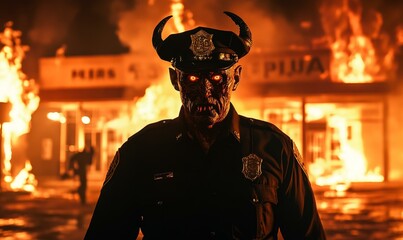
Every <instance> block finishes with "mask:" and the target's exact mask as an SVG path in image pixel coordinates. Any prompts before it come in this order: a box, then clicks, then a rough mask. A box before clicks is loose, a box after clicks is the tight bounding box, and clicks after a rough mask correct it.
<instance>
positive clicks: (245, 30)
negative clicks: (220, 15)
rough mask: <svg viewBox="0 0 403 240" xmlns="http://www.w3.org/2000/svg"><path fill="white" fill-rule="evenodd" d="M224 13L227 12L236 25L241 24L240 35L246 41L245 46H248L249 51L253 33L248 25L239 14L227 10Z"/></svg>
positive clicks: (247, 50)
mask: <svg viewBox="0 0 403 240" xmlns="http://www.w3.org/2000/svg"><path fill="white" fill-rule="evenodd" d="M224 13H225V14H227V15H228V16H229V17H230V18H231V19H232V21H234V22H235V24H236V25H238V26H239V37H240V38H241V39H242V40H243V41H244V43H245V46H246V47H247V49H246V52H249V50H250V48H251V47H252V33H251V31H250V29H249V27H248V25H246V23H245V22H244V21H243V20H242V18H240V17H239V16H238V15H236V14H234V13H232V12H227V11H225V12H224Z"/></svg>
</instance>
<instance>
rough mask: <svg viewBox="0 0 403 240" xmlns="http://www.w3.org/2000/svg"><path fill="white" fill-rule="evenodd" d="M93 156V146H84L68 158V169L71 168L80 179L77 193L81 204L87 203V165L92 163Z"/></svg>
mask: <svg viewBox="0 0 403 240" xmlns="http://www.w3.org/2000/svg"><path fill="white" fill-rule="evenodd" d="M93 156H94V148H93V147H92V146H85V148H84V150H83V151H81V152H78V153H76V154H74V155H73V156H72V157H71V159H70V165H69V169H70V170H73V173H74V175H78V177H79V179H80V186H78V189H77V193H78V195H79V197H80V202H81V204H86V203H87V198H86V192H87V166H90V165H91V164H92V158H93Z"/></svg>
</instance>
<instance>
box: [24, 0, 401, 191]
mask: <svg viewBox="0 0 403 240" xmlns="http://www.w3.org/2000/svg"><path fill="white" fill-rule="evenodd" d="M152 2H153V1H149V2H148V4H152ZM325 2H326V1H325ZM172 3H173V4H172V6H175V7H173V8H172V11H173V10H179V11H182V13H181V14H179V16H182V17H183V16H184V15H186V19H187V22H186V24H188V25H190V26H191V25H192V24H194V21H193V19H192V14H189V13H187V12H186V11H183V5H181V4H180V1H173V2H172ZM358 3H359V1H351V2H350V3H349V1H337V3H336V2H334V3H332V4H331V3H330V1H329V2H327V4H323V5H322V6H321V7H320V12H321V14H322V16H326V17H323V18H322V19H321V23H322V26H323V30H324V35H325V37H322V38H315V39H305V41H306V42H309V44H306V45H304V46H302V47H301V46H291V47H287V48H284V49H281V50H276V51H273V50H269V49H265V48H264V47H261V46H254V47H253V48H252V51H251V53H250V54H249V55H248V56H247V57H245V58H244V59H242V62H241V64H242V65H243V72H242V81H241V87H240V88H239V90H238V92H237V93H236V94H235V95H234V98H235V99H234V104H235V105H236V106H237V109H238V110H239V112H240V113H241V114H245V115H248V116H252V117H256V118H260V119H263V120H266V121H270V122H272V123H274V124H276V125H277V126H278V127H279V128H281V129H282V130H283V131H285V132H286V133H287V134H288V135H290V137H292V138H293V139H294V140H295V142H296V144H297V145H298V147H299V148H300V149H301V151H302V153H303V156H304V161H305V165H306V167H307V169H308V172H309V174H310V175H311V178H312V179H313V182H315V183H316V184H318V185H331V186H335V187H340V186H341V187H346V186H348V185H349V184H350V183H354V182H383V181H395V180H403V152H402V148H401V146H400V145H399V144H400V142H401V141H402V139H401V136H403V130H402V129H401V128H400V125H399V124H400V122H402V120H403V115H402V113H401V110H400V108H401V107H400V106H401V105H402V104H403V94H402V91H403V81H402V78H403V76H402V74H401V72H402V70H401V69H402V66H401V65H402V62H401V61H402V60H401V55H399V54H401V53H399V52H398V51H399V47H400V48H401V46H402V41H400V42H399V41H396V42H395V44H394V45H393V46H392V47H390V45H387V46H385V44H384V41H381V40H380V39H382V37H384V36H382V34H380V32H379V31H380V30H379V29H380V26H381V25H382V16H380V15H379V14H377V13H376V12H375V13H373V14H372V15H373V17H372V18H371V19H372V20H373V22H372V23H371V27H368V26H367V27H366V28H363V25H362V21H361V17H362V9H361V8H360V6H359V4H358ZM175 4H179V5H175ZM172 14H173V15H174V16H175V12H173V13H172ZM240 15H242V16H245V20H246V21H247V20H248V16H246V14H242V13H240ZM156 19H161V17H160V16H158V17H156ZM144 21H146V20H144ZM262 21H263V20H262ZM154 22H155V21H154ZM154 22H153V23H154ZM174 22H175V24H176V25H177V24H178V22H177V21H174ZM182 22H183V21H182ZM263 22H264V21H263ZM179 23H181V21H179ZM133 24H136V23H133ZM137 24H138V23H137ZM186 24H185V25H186ZM310 25H311V23H309V22H301V27H302V28H310ZM122 26H125V25H124V24H123V25H122ZM152 27H153V25H150V31H149V32H150V33H151V31H152ZM184 27H186V26H184ZM168 28H169V26H168ZM251 28H252V31H253V25H252V26H251ZM256 28H259V26H256ZM175 29H176V30H179V29H180V28H179V27H175V26H171V30H172V31H174V30H175ZM399 31H400V33H399V34H400V35H401V34H402V33H401V32H402V29H400V30H399ZM399 34H396V35H397V36H400V35H399ZM147 36H148V37H149V36H151V35H150V34H149V35H147ZM127 38H128V37H127V36H126V40H127ZM400 38H401V37H400ZM147 39H148V38H147ZM144 41H145V42H146V43H147V42H150V41H149V40H144ZM260 41H261V40H260ZM260 41H259V40H258V43H259V42H260ZM137 42H138V41H137ZM150 45H151V43H150ZM134 48H137V50H139V48H141V47H139V45H136V46H135V47H134ZM151 54H153V55H151ZM167 68H168V66H167V65H164V63H161V61H159V59H158V58H157V56H156V55H154V53H148V52H147V51H134V52H133V53H130V54H117V55H99V56H68V57H66V56H64V55H63V54H61V55H60V56H56V57H52V58H43V59H41V61H40V73H41V74H40V80H41V91H40V96H41V99H42V102H41V106H40V108H39V109H38V111H37V112H36V113H35V115H34V119H33V130H32V134H31V137H32V139H35V141H32V143H33V144H32V146H31V148H32V149H31V153H32V157H31V158H32V159H33V164H34V165H37V166H41V167H40V168H38V169H37V170H36V171H37V172H38V174H60V173H63V172H64V171H65V168H66V166H67V162H68V159H69V157H70V155H71V154H72V153H73V152H74V151H77V150H79V149H81V148H82V147H83V146H84V144H92V145H94V146H96V157H95V164H94V166H93V167H92V172H93V173H100V174H101V175H102V176H103V175H104V174H105V171H106V169H107V167H108V164H109V161H110V160H111V159H112V157H113V155H114V153H115V150H116V149H117V147H118V146H120V144H121V143H122V142H123V141H125V140H126V138H127V137H128V136H130V135H131V134H132V133H134V132H135V131H136V130H138V129H139V128H141V127H142V126H144V125H145V124H146V123H148V122H151V121H155V120H159V119H162V118H171V117H175V116H176V115H177V113H178V111H179V106H180V102H179V97H178V95H177V93H176V92H175V91H174V90H173V88H172V87H171V86H170V83H169V81H168V78H169V76H168V74H167V73H168V71H167ZM245 85H247V86H245Z"/></svg>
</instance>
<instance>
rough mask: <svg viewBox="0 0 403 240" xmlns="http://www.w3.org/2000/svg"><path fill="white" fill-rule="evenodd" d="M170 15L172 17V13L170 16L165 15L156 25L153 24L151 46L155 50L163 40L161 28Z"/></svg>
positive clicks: (162, 28)
mask: <svg viewBox="0 0 403 240" xmlns="http://www.w3.org/2000/svg"><path fill="white" fill-rule="evenodd" d="M171 17H172V15H171V16H168V17H165V18H164V19H162V20H161V21H160V22H159V23H158V24H157V26H155V28H154V32H153V39H152V42H153V47H154V48H155V49H156V50H157V48H158V47H159V46H160V45H161V43H162V42H163V41H162V37H161V34H162V30H164V27H165V24H166V23H167V22H168V20H169V19H170V18H171Z"/></svg>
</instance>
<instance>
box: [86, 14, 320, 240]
mask: <svg viewBox="0 0 403 240" xmlns="http://www.w3.org/2000/svg"><path fill="white" fill-rule="evenodd" d="M225 14H226V15H228V16H229V17H230V18H231V19H232V20H233V21H234V22H235V23H236V24H237V25H238V26H239V27H240V33H239V35H237V34H235V33H233V32H231V31H222V30H217V29H211V28H206V27H197V28H195V29H193V30H189V31H186V32H182V33H178V34H171V35H170V36H168V37H167V38H166V39H165V40H162V38H161V32H162V30H163V28H164V25H165V24H166V22H167V21H168V20H169V18H170V16H169V17H166V18H165V19H163V20H162V21H161V22H160V23H159V24H158V25H157V26H156V28H155V30H154V34H153V45H154V48H155V49H156V51H157V53H158V55H159V57H160V58H161V59H163V60H166V61H170V62H171V63H172V67H173V68H171V69H169V70H170V77H171V82H172V85H173V87H174V88H175V89H176V90H178V91H179V92H180V96H181V100H182V107H181V110H180V113H179V116H178V117H177V118H175V119H172V120H163V121H160V122H157V123H153V124H150V125H148V126H146V127H145V128H144V129H142V130H140V131H139V132H137V133H136V134H134V135H133V136H131V137H130V138H129V139H128V140H127V142H125V143H124V144H123V145H122V146H121V147H120V148H119V149H118V151H117V152H116V155H115V157H114V159H113V161H112V163H111V166H110V168H109V171H108V173H107V176H106V179H105V182H104V185H103V187H102V190H101V193H100V196H99V199H98V202H97V205H96V207H95V210H94V213H93V216H92V220H91V223H90V225H89V228H88V230H87V233H86V236H85V239H91V240H98V239H119V240H121V239H136V237H137V236H138V235H139V231H140V229H141V232H142V234H143V235H144V239H189V240H193V239H278V232H279V231H278V230H279V229H280V230H281V234H282V236H283V237H284V239H325V233H324V230H323V227H322V224H321V220H320V218H319V215H318V212H317V208H316V203H315V198H314V193H313V191H312V188H311V185H310V182H309V180H308V177H307V175H306V173H305V171H304V168H303V166H302V165H301V162H300V161H301V159H300V155H299V154H298V150H297V149H296V146H295V144H294V143H293V141H292V140H291V139H290V138H289V137H288V136H287V135H285V134H284V133H283V132H281V131H280V130H279V129H278V128H277V127H275V126H274V125H272V124H270V123H267V122H263V121H259V120H255V119H251V118H246V117H243V116H240V115H238V114H237V112H236V111H235V108H234V106H233V105H232V104H231V102H230V98H231V93H232V91H234V90H235V89H236V88H237V86H238V84H239V80H240V74H241V66H235V65H236V63H237V62H238V60H239V59H240V58H241V57H243V56H245V55H246V54H247V53H248V52H249V50H250V48H251V45H252V39H251V32H250V30H249V28H248V26H247V25H246V24H245V22H244V21H243V20H242V19H241V18H240V17H238V16H237V15H235V14H233V13H230V12H225Z"/></svg>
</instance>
